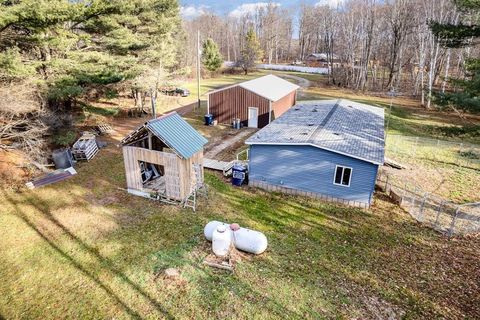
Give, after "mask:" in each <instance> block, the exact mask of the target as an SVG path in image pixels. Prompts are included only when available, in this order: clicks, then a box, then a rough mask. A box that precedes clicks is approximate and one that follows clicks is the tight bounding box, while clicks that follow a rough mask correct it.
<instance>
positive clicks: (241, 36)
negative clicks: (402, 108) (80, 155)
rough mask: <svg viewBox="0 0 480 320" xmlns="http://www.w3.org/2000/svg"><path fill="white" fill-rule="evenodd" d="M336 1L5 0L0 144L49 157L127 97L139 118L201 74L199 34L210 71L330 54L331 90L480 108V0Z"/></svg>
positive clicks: (0, 13)
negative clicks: (223, 6) (200, 7)
mask: <svg viewBox="0 0 480 320" xmlns="http://www.w3.org/2000/svg"><path fill="white" fill-rule="evenodd" d="M339 3H340V5H338V6H337V7H332V6H326V5H318V4H317V5H307V4H301V5H299V6H298V7H296V8H285V7H282V6H279V5H278V4H276V3H270V4H265V3H263V4H262V5H259V6H257V8H256V9H255V10H253V11H247V12H245V13H244V14H243V13H242V14H238V13H237V14H234V15H232V14H230V15H228V14H227V15H226V16H219V15H217V14H215V13H204V14H202V15H201V16H199V17H197V18H195V19H183V21H182V18H181V16H180V7H179V3H178V1H177V0H76V1H70V0H0V148H23V149H24V150H26V151H28V152H30V154H31V155H32V156H33V157H38V158H43V156H44V154H43V153H44V152H43V150H45V149H46V145H47V143H48V139H47V138H46V137H48V136H51V135H55V134H56V133H58V131H59V130H61V129H62V128H65V127H66V128H68V127H69V126H70V125H71V122H72V114H73V111H74V110H78V108H79V106H78V103H79V102H80V101H83V102H85V101H91V100H95V99H98V98H100V97H115V95H117V94H118V93H119V92H123V93H125V92H127V93H129V94H130V96H131V97H132V98H133V99H132V100H133V101H134V102H133V103H132V110H137V111H138V112H140V113H142V112H143V109H144V108H146V106H144V104H145V102H146V98H147V97H149V98H150V99H149V100H150V102H152V104H154V103H155V101H156V97H157V95H158V92H159V89H160V88H161V87H162V86H164V85H165V84H168V83H169V81H170V80H171V79H175V78H177V75H180V74H181V75H185V74H188V73H189V71H191V70H192V67H194V66H195V59H196V54H197V39H196V35H197V30H199V31H200V34H201V36H202V39H201V44H200V45H201V46H202V47H203V54H202V63H203V66H204V68H205V69H206V70H209V72H215V71H216V70H217V69H218V67H219V66H220V65H221V63H222V57H223V59H224V60H229V61H235V62H237V63H238V66H240V67H242V68H243V69H244V71H245V72H247V71H248V69H250V68H251V67H252V66H254V65H255V60H263V61H264V62H267V63H298V62H302V61H304V60H305V58H306V57H307V56H308V55H309V54H311V53H326V56H327V60H328V61H327V64H328V63H330V68H331V72H330V73H329V75H328V82H329V83H330V84H332V85H337V86H342V87H347V88H353V89H356V90H365V91H371V92H382V93H385V92H388V91H390V90H395V91H396V92H401V93H402V94H406V95H412V96H415V97H418V98H419V99H420V100H421V102H422V104H423V105H425V106H426V107H427V108H429V107H431V102H432V99H433V97H435V96H436V95H435V94H434V93H438V92H440V95H438V94H437V96H438V97H439V99H437V100H436V101H435V103H436V105H440V106H442V105H447V106H452V105H454V106H456V107H460V108H464V109H466V110H469V111H475V110H476V111H479V110H480V106H479V105H480V102H479V101H478V88H479V87H480V85H479V79H480V62H479V60H478V57H479V49H478V39H479V30H480V27H479V26H478V22H479V17H480V0H344V1H340V2H339ZM433 21H435V23H433ZM451 26H457V29H452V28H451ZM432 30H433V32H432ZM452 30H456V31H452ZM209 38H211V39H212V40H208V41H207V39H209ZM217 47H218V49H217ZM218 50H219V51H220V53H221V55H220V54H219V52H218ZM472 58H477V60H475V59H472ZM334 59H335V60H336V61H335V63H332V62H333V60H334ZM450 79H453V81H449V80H450ZM437 102H438V103H437ZM464 102H467V103H464Z"/></svg>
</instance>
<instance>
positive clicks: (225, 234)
mask: <svg viewBox="0 0 480 320" xmlns="http://www.w3.org/2000/svg"><path fill="white" fill-rule="evenodd" d="M231 243H232V232H231V230H230V228H227V227H225V226H224V225H219V226H217V228H216V229H215V231H213V234H212V250H213V253H215V255H216V256H219V257H224V256H226V255H227V254H228V252H229V251H230V245H231Z"/></svg>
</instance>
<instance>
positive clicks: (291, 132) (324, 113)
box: [245, 100, 385, 164]
mask: <svg viewBox="0 0 480 320" xmlns="http://www.w3.org/2000/svg"><path fill="white" fill-rule="evenodd" d="M245 143H246V144H251V145H255V144H266V145H310V146H314V147H317V148H320V149H325V150H328V151H332V152H335V153H339V154H343V155H346V156H350V157H352V158H356V159H360V160H364V161H367V162H371V163H374V164H383V161H384V148H385V140H384V111H383V109H382V108H377V107H373V106H370V105H366V104H362V103H357V102H353V101H349V100H338V101H337V100H324V101H308V102H307V101H305V102H301V103H299V104H297V105H295V106H293V107H292V108H290V109H289V110H288V111H287V112H285V113H284V114H283V115H282V116H280V117H279V118H278V119H276V120H274V121H273V122H272V123H270V124H269V125H268V126H266V127H265V128H263V129H262V130H260V131H258V132H257V133H256V134H254V135H253V136H251V137H250V138H249V139H247V141H246V142H245Z"/></svg>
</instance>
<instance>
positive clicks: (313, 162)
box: [246, 100, 385, 208]
mask: <svg viewBox="0 0 480 320" xmlns="http://www.w3.org/2000/svg"><path fill="white" fill-rule="evenodd" d="M246 143H247V144H248V145H249V146H250V157H249V158H250V159H249V184H250V185H252V186H257V187H261V188H265V189H267V190H275V191H282V192H287V193H293V194H300V195H306V196H313V197H316V198H321V199H325V200H328V201H335V202H342V203H346V204H349V205H353V206H358V207H365V208H367V207H369V206H370V204H371V202H372V197H373V192H374V189H375V180H376V177H377V172H378V168H379V166H380V165H382V164H383V160H384V146H385V140H384V111H383V109H382V108H377V107H373V106H370V105H366V104H361V103H356V102H352V101H348V100H324V101H308V102H301V103H298V104H296V105H295V106H294V107H292V108H291V109H289V110H288V111H287V112H286V113H284V114H283V115H282V116H281V117H279V118H278V119H276V120H275V121H273V122H272V123H271V124H269V125H268V126H266V127H265V128H263V129H262V130H260V131H258V132H257V133H256V134H254V135H253V136H252V137H250V138H249V139H248V140H247V141H246Z"/></svg>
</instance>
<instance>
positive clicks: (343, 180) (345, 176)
mask: <svg viewBox="0 0 480 320" xmlns="http://www.w3.org/2000/svg"><path fill="white" fill-rule="evenodd" d="M351 179H352V168H349V167H343V166H336V167H335V177H334V180H333V184H336V185H339V186H344V187H350V180H351Z"/></svg>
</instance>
